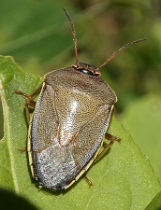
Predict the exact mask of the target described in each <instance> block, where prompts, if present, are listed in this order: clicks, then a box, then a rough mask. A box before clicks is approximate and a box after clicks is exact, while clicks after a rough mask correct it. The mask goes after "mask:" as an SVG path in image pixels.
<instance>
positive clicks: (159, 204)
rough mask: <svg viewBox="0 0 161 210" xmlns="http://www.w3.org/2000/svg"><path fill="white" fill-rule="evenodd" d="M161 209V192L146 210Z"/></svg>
mask: <svg viewBox="0 0 161 210" xmlns="http://www.w3.org/2000/svg"><path fill="white" fill-rule="evenodd" d="M160 209H161V192H159V193H158V194H157V195H156V196H155V198H154V199H153V200H152V202H151V203H150V204H149V205H148V206H147V207H146V209H145V210H160Z"/></svg>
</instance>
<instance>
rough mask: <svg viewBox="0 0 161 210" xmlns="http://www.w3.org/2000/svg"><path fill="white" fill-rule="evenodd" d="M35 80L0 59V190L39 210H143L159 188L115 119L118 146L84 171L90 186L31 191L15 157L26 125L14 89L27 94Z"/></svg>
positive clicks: (24, 167) (22, 161)
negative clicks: (0, 131) (0, 117)
mask: <svg viewBox="0 0 161 210" xmlns="http://www.w3.org/2000/svg"><path fill="white" fill-rule="evenodd" d="M41 81H42V80H41V78H39V77H37V76H33V75H28V74H25V73H24V72H23V71H22V70H21V69H20V67H19V66H17V64H16V63H15V62H14V60H13V59H12V58H11V57H3V56H1V57H0V94H1V100H2V105H3V112H4V120H5V124H4V138H3V139H2V140H1V141H0V151H1V152H0V187H3V188H5V189H10V190H12V191H14V192H15V193H16V194H18V195H20V196H23V197H24V198H26V199H27V200H29V201H30V202H31V203H33V204H35V205H36V206H37V207H38V208H39V209H41V210H46V209H66V210H68V209H69V210H75V209H78V210H79V209H88V210H90V209H91V210H93V209H105V210H108V209H109V210H111V209H112V210H115V209H116V210H118V209H123V210H124V209H131V210H136V209H137V210H142V209H144V208H145V207H146V206H147V205H148V204H149V203H150V202H151V200H152V199H153V198H154V196H155V195H156V194H157V193H158V192H159V191H160V190H161V186H160V183H159V181H158V179H157V178H156V176H155V174H154V172H153V169H152V168H151V166H150V164H149V161H148V160H147V159H146V158H145V157H144V156H143V155H142V153H141V152H140V150H139V148H138V147H137V146H136V145H135V143H134V142H133V140H132V139H131V137H130V134H129V133H127V132H126V131H125V129H124V128H123V127H122V125H121V124H120V123H119V122H118V121H117V120H116V119H115V118H113V120H112V124H111V126H110V131H109V132H110V133H112V134H113V135H116V136H119V137H120V138H121V139H122V141H121V143H117V142H115V144H114V146H113V147H112V148H111V150H110V152H109V153H108V155H107V156H105V157H103V158H102V159H101V160H100V161H99V162H98V163H97V164H95V165H93V166H92V167H91V168H90V170H89V172H88V177H89V178H90V179H91V180H92V182H93V184H94V186H93V187H91V188H90V189H89V187H88V185H87V183H86V182H85V181H84V179H83V178H82V179H80V180H79V181H78V182H76V183H75V184H74V185H73V186H72V187H71V188H70V189H69V190H67V191H63V192H62V193H59V194H56V193H53V192H49V191H46V190H43V189H41V190H40V189H38V188H37V187H36V183H35V182H34V181H33V178H32V177H31V173H30V169H29V166H28V160H27V154H26V153H23V154H21V153H20V152H19V149H22V148H24V147H25V145H26V139H27V123H26V119H25V113H24V99H23V98H22V97H21V96H20V95H16V94H15V93H14V90H15V89H16V90H21V91H22V92H24V93H27V94H31V93H32V92H33V91H34V89H36V87H37V86H38V84H40V83H41ZM93 129H94V128H93Z"/></svg>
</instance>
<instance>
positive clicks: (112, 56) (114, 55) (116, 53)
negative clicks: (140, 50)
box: [99, 38, 147, 69]
mask: <svg viewBox="0 0 161 210" xmlns="http://www.w3.org/2000/svg"><path fill="white" fill-rule="evenodd" d="M145 40H147V39H146V38H143V39H138V40H136V41H133V42H129V43H128V44H125V45H124V46H122V47H121V48H120V49H118V50H117V51H116V52H114V53H113V54H112V55H111V56H110V57H109V58H108V59H107V60H106V61H105V62H104V63H103V64H101V65H100V66H99V69H100V68H102V67H103V66H105V65H106V64H107V63H109V62H110V61H111V60H113V59H114V58H115V57H116V55H118V54H119V53H120V52H122V51H124V50H125V49H126V48H128V47H130V46H131V45H133V44H137V43H139V42H143V41H145Z"/></svg>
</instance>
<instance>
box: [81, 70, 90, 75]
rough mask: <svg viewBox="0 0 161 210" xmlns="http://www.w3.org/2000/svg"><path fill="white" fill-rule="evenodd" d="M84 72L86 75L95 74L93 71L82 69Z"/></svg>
mask: <svg viewBox="0 0 161 210" xmlns="http://www.w3.org/2000/svg"><path fill="white" fill-rule="evenodd" d="M82 72H83V73H84V74H88V75H93V73H92V72H91V71H89V70H87V69H82Z"/></svg>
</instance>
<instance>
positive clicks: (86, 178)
mask: <svg viewBox="0 0 161 210" xmlns="http://www.w3.org/2000/svg"><path fill="white" fill-rule="evenodd" d="M84 178H85V180H86V182H87V184H88V185H89V187H91V186H93V183H92V181H91V180H90V179H89V178H88V177H87V175H86V173H85V174H84Z"/></svg>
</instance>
